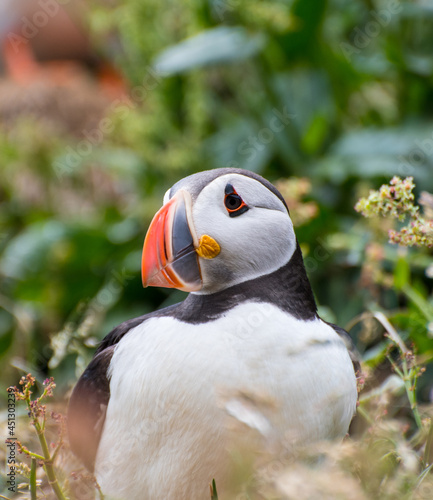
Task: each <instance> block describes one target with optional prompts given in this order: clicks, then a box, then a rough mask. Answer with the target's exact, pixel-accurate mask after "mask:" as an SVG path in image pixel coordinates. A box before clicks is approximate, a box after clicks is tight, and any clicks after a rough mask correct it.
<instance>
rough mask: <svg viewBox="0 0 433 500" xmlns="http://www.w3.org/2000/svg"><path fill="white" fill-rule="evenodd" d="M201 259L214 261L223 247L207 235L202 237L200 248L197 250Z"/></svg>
mask: <svg viewBox="0 0 433 500" xmlns="http://www.w3.org/2000/svg"><path fill="white" fill-rule="evenodd" d="M195 251H196V252H197V254H198V256H199V257H203V258H204V259H213V258H214V257H216V256H217V255H218V254H219V253H220V252H221V247H220V246H219V245H218V243H217V242H216V241H215V240H214V239H213V238H212V236H209V235H207V234H203V235H202V236H200V241H199V243H198V248H196V250H195Z"/></svg>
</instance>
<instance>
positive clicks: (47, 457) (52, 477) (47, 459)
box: [26, 395, 66, 500]
mask: <svg viewBox="0 0 433 500" xmlns="http://www.w3.org/2000/svg"><path fill="white" fill-rule="evenodd" d="M26 401H27V406H28V408H29V410H30V412H31V414H32V421H33V425H34V426H35V429H36V433H37V435H38V438H39V443H40V444H41V448H42V453H43V455H44V470H45V472H46V474H47V477H48V482H49V483H50V486H51V488H52V490H53V491H54V493H55V495H56V497H57V498H58V499H59V500H66V497H65V495H64V494H63V491H62V489H61V488H60V485H59V483H58V481H57V477H56V473H55V471H54V467H53V459H52V457H51V454H50V450H49V448H48V443H47V440H46V438H45V433H44V429H43V428H42V427H41V424H40V423H39V420H38V418H37V416H36V415H34V414H33V413H32V410H31V406H30V396H29V395H28V396H27V398H26Z"/></svg>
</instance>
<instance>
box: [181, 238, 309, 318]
mask: <svg viewBox="0 0 433 500" xmlns="http://www.w3.org/2000/svg"><path fill="white" fill-rule="evenodd" d="M247 301H249V302H264V303H270V304H273V305H275V306H277V307H279V308H280V309H282V310H283V311H285V312H287V313H289V314H291V315H292V316H294V317H295V318H297V319H301V320H310V319H314V318H316V317H317V306H316V302H315V300H314V296H313V292H312V290H311V285H310V282H309V280H308V277H307V273H306V271H305V267H304V262H303V259H302V253H301V249H300V248H299V244H297V245H296V250H295V252H294V253H293V255H292V257H291V258H290V260H289V262H287V264H285V265H284V266H282V267H281V268H279V269H277V270H276V271H274V272H273V273H270V274H267V275H264V276H260V277H258V278H255V279H253V280H250V281H246V282H243V283H239V284H237V285H234V286H232V287H230V288H226V289H224V290H221V291H219V292H216V293H213V294H208V295H204V294H202V295H198V294H190V295H188V297H187V298H186V300H185V301H184V302H182V303H181V304H180V305H179V307H178V308H177V311H176V315H177V317H178V318H179V319H180V320H183V321H186V322H188V323H201V322H205V321H211V320H213V319H217V318H218V317H220V316H221V315H222V314H224V313H225V312H227V311H228V310H230V309H232V308H233V307H235V306H237V305H239V304H241V303H243V302H247Z"/></svg>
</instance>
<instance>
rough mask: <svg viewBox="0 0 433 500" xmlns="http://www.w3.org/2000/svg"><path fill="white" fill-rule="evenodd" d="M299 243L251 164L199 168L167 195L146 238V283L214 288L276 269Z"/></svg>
mask: <svg viewBox="0 0 433 500" xmlns="http://www.w3.org/2000/svg"><path fill="white" fill-rule="evenodd" d="M295 249H296V237H295V233H294V231H293V224H292V221H291V219H290V216H289V212H288V210H287V206H286V204H285V202H284V200H283V197H282V196H281V194H280V193H279V192H278V191H277V189H276V188H275V187H274V186H273V185H272V184H270V183H269V182H268V181H266V180H265V179H263V178H262V177H260V176H259V175H257V174H254V173H252V172H248V171H246V170H240V169H228V168H226V169H216V170H209V171H205V172H200V173H197V174H193V175H191V176H189V177H186V178H184V179H182V180H181V181H179V182H178V183H176V184H175V185H174V186H173V187H172V188H171V189H169V190H168V191H167V193H166V194H165V196H164V205H163V207H162V208H161V209H160V210H159V211H158V212H157V213H156V215H155V217H154V218H153V220H152V222H151V224H150V227H149V230H148V232H147V235H146V239H145V242H144V247H143V258H142V278H143V285H144V286H161V287H169V288H178V289H180V290H184V291H189V292H197V293H213V292H217V291H220V290H222V289H224V288H228V287H230V286H233V285H236V284H238V283H242V282H244V281H249V280H251V279H254V278H257V277H259V276H262V275H265V274H269V273H272V272H274V271H276V270H277V269H279V268H281V267H282V266H284V265H285V264H286V263H287V262H288V261H289V260H290V258H291V257H292V255H293V253H294V251H295Z"/></svg>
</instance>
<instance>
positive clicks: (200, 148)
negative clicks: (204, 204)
mask: <svg viewBox="0 0 433 500" xmlns="http://www.w3.org/2000/svg"><path fill="white" fill-rule="evenodd" d="M0 47H1V49H0V363H1V375H0V385H1V387H4V388H6V387H7V386H8V385H11V384H16V383H17V381H18V380H19V377H20V376H21V375H23V374H24V373H27V372H30V371H31V372H32V373H33V375H35V376H36V377H37V378H38V379H39V380H43V379H44V378H45V377H46V376H47V375H50V376H54V377H55V379H56V382H57V389H56V394H57V396H58V397H59V398H64V397H66V396H67V394H68V391H69V390H70V388H71V387H72V385H73V384H74V382H75V381H76V379H77V377H78V376H79V374H80V373H81V372H82V371H83V369H84V367H85V366H86V364H87V363H88V362H89V360H90V359H91V357H92V354H93V352H94V349H95V346H96V345H97V343H98V341H99V340H100V339H102V338H103V337H104V336H105V335H106V334H107V333H108V332H109V331H110V329H112V328H113V327H115V326H116V325H117V324H119V323H120V322H122V321H124V320H127V319H129V318H132V317H134V316H138V315H142V314H144V313H146V312H149V311H151V310H154V309H155V308H158V307H162V306H165V305H168V304H171V303H174V302H178V301H180V300H182V299H183V297H184V295H183V293H182V292H178V291H174V292H173V291H169V290H164V289H155V288H151V289H143V288H142V285H141V278H140V255H141V248H142V244H143V240H144V236H145V233H146V230H147V227H148V224H149V222H150V220H151V218H152V216H153V215H154V213H155V212H156V210H157V209H158V208H159V207H160V205H161V203H162V197H163V195H164V193H165V191H166V190H167V189H168V188H169V187H170V186H171V185H172V184H173V183H174V182H176V181H177V180H179V179H180V178H182V177H184V176H186V175H188V174H191V173H194V172H198V171H201V170H206V169H211V168H218V167H230V166H235V167H241V168H245V169H249V170H253V171H255V172H258V173H259V174H261V175H263V176H265V177H266V178H268V179H270V180H271V181H273V182H274V183H276V184H277V186H278V187H279V188H280V189H281V191H282V192H283V194H284V196H285V197H286V198H287V201H288V204H289V206H290V209H291V214H292V216H293V219H294V223H295V226H296V229H297V236H298V239H299V241H300V242H301V246H302V249H303V252H304V256H305V263H306V267H307V271H308V274H309V276H310V279H311V281H312V285H313V289H314V292H315V294H316V297H317V301H318V303H319V305H320V312H321V314H322V315H323V317H324V318H325V319H327V320H330V321H333V322H336V323H338V324H339V325H341V326H343V327H344V326H346V327H347V328H350V329H351V334H352V336H353V337H354V338H355V340H356V342H357V345H358V347H359V349H360V351H361V352H362V353H364V356H365V359H366V361H367V362H371V363H373V365H374V363H376V364H377V363H379V362H380V361H381V360H383V359H384V357H385V350H384V345H385V344H384V340H383V328H382V327H381V326H380V325H379V324H377V322H375V321H374V320H371V321H362V322H359V323H357V324H356V326H354V325H355V323H356V322H357V318H359V315H361V314H365V313H366V312H367V313H368V312H369V311H381V312H384V313H385V315H386V316H387V317H388V318H389V319H390V320H391V321H392V323H393V325H394V326H395V327H396V328H397V329H398V331H399V333H400V335H401V336H402V337H403V338H404V339H405V340H406V341H407V343H408V345H410V344H411V343H413V344H414V345H415V347H416V349H417V350H418V353H419V355H420V356H421V357H422V360H423V361H424V362H425V363H427V373H426V374H425V375H424V376H423V377H422V378H421V379H420V382H419V389H418V391H419V398H420V400H421V401H423V402H428V401H430V400H431V398H432V392H431V386H432V381H433V369H432V366H431V364H429V362H430V360H431V358H432V356H433V313H432V310H433V302H432V283H433V267H432V265H433V257H432V252H431V250H428V249H420V248H417V249H410V248H403V247H398V246H396V245H390V244H388V243H387V240H388V236H387V229H389V228H390V227H391V226H390V222H389V221H388V220H386V219H379V218H378V219H364V218H363V217H362V216H361V215H360V214H358V213H357V212H355V210H354V208H353V207H354V205H355V203H356V202H357V200H358V199H359V198H360V197H361V196H365V195H368V192H369V189H378V188H379V186H380V185H381V184H382V183H388V182H389V180H390V179H391V178H392V176H394V175H398V176H400V177H402V178H404V177H406V176H413V178H414V181H415V184H416V186H417V187H416V196H417V197H418V196H419V195H420V193H421V191H429V192H433V3H432V2H431V1H428V0H425V1H421V0H419V1H399V0H384V1H381V0H354V1H351V2H346V1H343V0H328V1H322V2H318V1H317V0H280V1H258V0H207V1H204V0H203V1H199V0H191V1H189V2H178V1H169V0H166V1H160V0H158V1H157V0H122V1H120V0H99V1H98V0H91V1H87V2H81V1H78V0H77V1H74V2H69V1H67V0H62V1H60V0H58V1H57V0H38V1H34V2H27V1H24V0H22V1H18V0H14V1H9V0H8V1H5V0H3V1H2V4H1V6H0ZM396 280H397V281H398V286H396ZM367 319H368V318H367ZM352 326H353V328H352ZM372 360H373V361H372ZM0 401H1V403H2V404H3V403H5V402H6V393H5V392H4V391H2V392H1V395H0Z"/></svg>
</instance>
